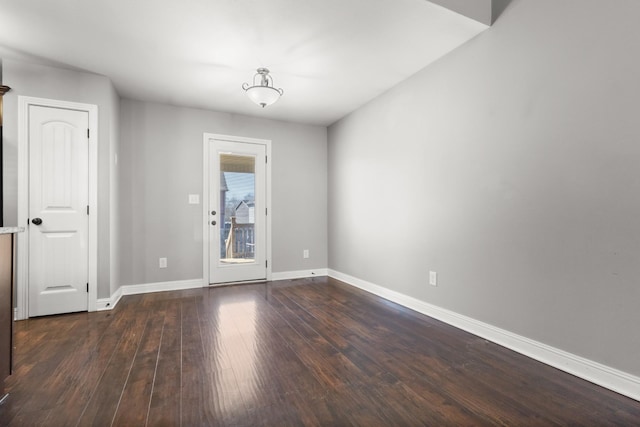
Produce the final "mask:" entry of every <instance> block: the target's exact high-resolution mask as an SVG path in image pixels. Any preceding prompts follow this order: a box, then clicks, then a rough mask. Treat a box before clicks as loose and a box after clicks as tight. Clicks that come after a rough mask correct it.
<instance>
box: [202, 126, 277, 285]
mask: <svg viewBox="0 0 640 427" xmlns="http://www.w3.org/2000/svg"><path fill="white" fill-rule="evenodd" d="M209 144H210V146H209V168H208V169H209V197H208V199H209V210H208V213H207V215H208V223H207V227H208V228H209V245H210V246H209V283H210V284H222V283H233V282H244V281H254V280H266V277H267V265H266V261H267V256H266V253H267V250H266V248H267V246H266V243H267V230H266V223H267V222H266V215H267V206H266V166H265V164H266V147H265V145H263V144H253V143H245V142H236V141H227V140H219V139H210V140H209Z"/></svg>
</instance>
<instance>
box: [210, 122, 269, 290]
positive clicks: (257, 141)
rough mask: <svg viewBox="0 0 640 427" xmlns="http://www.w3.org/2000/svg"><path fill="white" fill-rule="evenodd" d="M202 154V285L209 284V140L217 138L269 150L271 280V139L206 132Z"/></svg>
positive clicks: (267, 243)
mask: <svg viewBox="0 0 640 427" xmlns="http://www.w3.org/2000/svg"><path fill="white" fill-rule="evenodd" d="M202 139H203V142H202V145H203V151H202V152H203V156H202V286H203V287H208V286H209V247H210V242H209V173H210V170H211V167H210V165H209V141H211V140H212V139H217V140H221V141H231V142H244V143H249V144H261V145H264V146H265V148H266V152H267V159H268V161H267V164H266V175H267V176H266V180H267V182H266V187H267V194H266V203H267V218H266V219H267V242H266V245H267V248H266V249H267V253H266V257H267V258H266V259H267V280H268V281H270V280H271V216H272V215H271V163H272V162H271V140H269V139H256V138H246V137H242V136H231V135H220V134H215V133H207V132H205V133H204V135H203V138H202Z"/></svg>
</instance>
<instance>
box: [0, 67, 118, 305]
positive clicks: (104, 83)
mask: <svg viewBox="0 0 640 427" xmlns="http://www.w3.org/2000/svg"><path fill="white" fill-rule="evenodd" d="M2 66H3V82H4V84H5V85H7V86H10V87H11V91H10V92H9V93H7V94H6V95H5V97H4V129H3V130H4V142H3V147H2V149H3V155H4V158H3V178H4V182H3V189H4V224H5V225H7V226H11V225H15V224H17V213H18V207H17V203H18V196H17V191H18V173H17V168H18V157H17V154H18V152H17V147H18V96H20V95H23V96H32V97H39V98H49V99H56V100H63V101H71V102H81V103H86V104H95V105H97V106H98V116H99V117H98V133H99V135H98V145H99V147H98V298H104V297H108V296H110V289H111V284H110V282H111V277H110V274H111V272H110V252H111V248H110V240H109V236H110V229H109V226H110V212H109V205H110V200H109V199H110V189H109V184H110V179H111V178H110V176H109V174H110V161H109V159H110V157H109V153H110V145H111V144H112V143H115V141H116V139H117V128H116V127H117V122H116V124H114V123H113V117H114V111H113V109H114V108H115V105H116V104H117V94H116V93H115V91H114V89H113V85H112V84H111V81H110V80H109V79H108V78H106V77H104V76H99V75H95V74H90V73H83V72H78V71H71V70H65V69H60V68H54V67H49V66H44V65H35V64H31V63H27V62H22V61H15V60H10V59H4V60H3V64H2Z"/></svg>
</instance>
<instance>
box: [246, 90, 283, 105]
mask: <svg viewBox="0 0 640 427" xmlns="http://www.w3.org/2000/svg"><path fill="white" fill-rule="evenodd" d="M280 95H281V93H280V91H279V90H278V89H276V88H273V87H271V86H251V87H250V88H248V89H247V96H249V99H251V100H252V101H253V102H255V103H256V104H258V105H259V106H261V107H262V108H264V107H266V106H267V105H271V104H273V103H274V102H276V101H277V100H278V99H280Z"/></svg>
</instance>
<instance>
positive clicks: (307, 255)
mask: <svg viewBox="0 0 640 427" xmlns="http://www.w3.org/2000/svg"><path fill="white" fill-rule="evenodd" d="M302 258H305V259H306V258H309V249H305V250H303V251H302Z"/></svg>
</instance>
